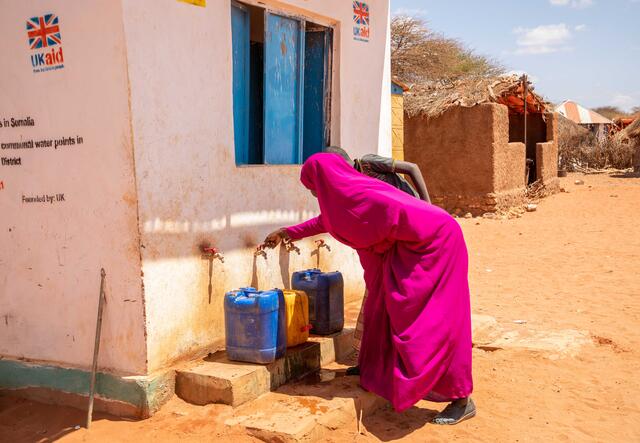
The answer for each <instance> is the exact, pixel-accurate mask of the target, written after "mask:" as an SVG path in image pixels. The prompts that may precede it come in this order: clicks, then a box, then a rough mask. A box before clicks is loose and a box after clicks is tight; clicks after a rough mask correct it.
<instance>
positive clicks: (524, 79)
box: [522, 74, 529, 150]
mask: <svg viewBox="0 0 640 443" xmlns="http://www.w3.org/2000/svg"><path fill="white" fill-rule="evenodd" d="M522 83H523V90H524V92H523V95H524V148H525V150H526V149H527V96H528V95H529V81H528V80H527V74H524V75H523V76H522Z"/></svg>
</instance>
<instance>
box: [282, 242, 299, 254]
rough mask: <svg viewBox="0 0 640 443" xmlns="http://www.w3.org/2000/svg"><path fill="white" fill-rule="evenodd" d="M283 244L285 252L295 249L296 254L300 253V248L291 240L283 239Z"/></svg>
mask: <svg viewBox="0 0 640 443" xmlns="http://www.w3.org/2000/svg"><path fill="white" fill-rule="evenodd" d="M283 244H284V247H285V249H286V250H287V252H291V251H295V252H296V254H298V255H300V248H299V247H297V246H296V245H295V244H294V243H293V242H292V241H291V240H288V239H284V240H283Z"/></svg>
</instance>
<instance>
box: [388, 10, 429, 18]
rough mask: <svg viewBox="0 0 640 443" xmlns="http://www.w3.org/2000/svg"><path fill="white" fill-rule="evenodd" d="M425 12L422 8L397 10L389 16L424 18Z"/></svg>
mask: <svg viewBox="0 0 640 443" xmlns="http://www.w3.org/2000/svg"><path fill="white" fill-rule="evenodd" d="M427 12H428V11H427V10H426V9H424V8H398V9H395V10H394V11H393V12H392V13H391V15H408V16H409V17H424V16H425V15H427Z"/></svg>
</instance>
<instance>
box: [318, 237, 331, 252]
mask: <svg viewBox="0 0 640 443" xmlns="http://www.w3.org/2000/svg"><path fill="white" fill-rule="evenodd" d="M315 243H316V246H317V247H318V251H319V250H320V248H327V251H331V247H330V246H329V245H328V244H327V242H325V241H324V240H322V239H320V240H316V242H315Z"/></svg>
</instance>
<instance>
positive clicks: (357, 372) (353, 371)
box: [347, 366, 360, 375]
mask: <svg viewBox="0 0 640 443" xmlns="http://www.w3.org/2000/svg"><path fill="white" fill-rule="evenodd" d="M347 375H360V366H352V367H350V368H347Z"/></svg>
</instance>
